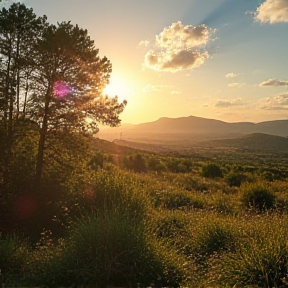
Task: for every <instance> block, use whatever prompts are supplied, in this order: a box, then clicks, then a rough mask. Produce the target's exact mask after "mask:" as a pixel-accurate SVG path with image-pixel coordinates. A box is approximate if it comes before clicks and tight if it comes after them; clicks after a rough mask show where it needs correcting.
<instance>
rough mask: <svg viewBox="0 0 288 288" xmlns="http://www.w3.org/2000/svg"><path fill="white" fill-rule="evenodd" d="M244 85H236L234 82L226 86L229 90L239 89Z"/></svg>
mask: <svg viewBox="0 0 288 288" xmlns="http://www.w3.org/2000/svg"><path fill="white" fill-rule="evenodd" d="M244 85H245V83H236V82H234V83H230V84H228V87H230V88H241V87H242V86H244Z"/></svg>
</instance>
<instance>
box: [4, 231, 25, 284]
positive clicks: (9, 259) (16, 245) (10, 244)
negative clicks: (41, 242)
mask: <svg viewBox="0 0 288 288" xmlns="http://www.w3.org/2000/svg"><path fill="white" fill-rule="evenodd" d="M30 252H31V251H30V247H29V245H28V242H27V241H26V240H23V239H21V238H20V237H18V236H16V235H15V234H11V235H7V236H2V235H1V234H0V269H1V276H0V281H1V282H2V283H6V284H8V285H15V284H16V285H19V284H20V281H21V279H20V278H22V277H23V276H24V275H23V268H24V266H25V265H26V263H27V261H28V259H29V257H30Z"/></svg>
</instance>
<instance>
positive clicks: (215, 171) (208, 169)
mask: <svg viewBox="0 0 288 288" xmlns="http://www.w3.org/2000/svg"><path fill="white" fill-rule="evenodd" d="M201 175H202V176H203V177H206V178H217V177H222V171H221V168H220V167H219V166H218V165H216V164H213V163H209V164H205V165H203V167H202V170H201Z"/></svg>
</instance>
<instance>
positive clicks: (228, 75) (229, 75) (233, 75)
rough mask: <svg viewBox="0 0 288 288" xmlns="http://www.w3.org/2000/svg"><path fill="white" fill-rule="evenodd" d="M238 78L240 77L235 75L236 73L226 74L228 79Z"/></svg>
mask: <svg viewBox="0 0 288 288" xmlns="http://www.w3.org/2000/svg"><path fill="white" fill-rule="evenodd" d="M237 76H238V75H237V74H235V73H233V72H231V73H228V74H226V78H235V77H237Z"/></svg>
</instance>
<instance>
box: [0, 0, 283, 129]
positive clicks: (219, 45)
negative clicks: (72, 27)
mask: <svg viewBox="0 0 288 288" xmlns="http://www.w3.org/2000/svg"><path fill="white" fill-rule="evenodd" d="M1 2H2V3H1V7H3V6H9V4H11V3H13V2H18V1H8V0H6V1H1ZM21 2H22V3H24V4H25V5H27V7H31V8H33V10H34V12H35V13H36V14H37V15H38V16H42V15H44V14H45V15H47V17H48V21H49V22H51V23H56V22H57V21H59V22H61V21H71V23H72V24H78V25H79V26H80V27H81V28H84V29H87V30H88V32H89V35H90V36H91V39H93V40H94V41H95V47H96V48H99V55H100V56H107V58H108V59H109V60H110V61H111V63H112V73H111V79H110V84H109V85H108V86H107V87H106V89H105V93H107V94H108V95H109V96H115V95H118V96H119V99H120V100H123V99H126V100H127V101H128V105H127V107H126V108H125V110H124V112H123V113H122V114H121V115H120V118H121V119H122V123H123V124H125V123H127V124H128V123H131V124H140V123H147V122H153V121H156V120H157V119H159V118H161V117H168V118H179V117H187V115H194V116H196V117H202V118H210V119H216V120H221V121H224V122H229V123H235V122H253V123H259V122H263V121H271V120H285V119H288V117H287V115H288V113H287V112H288V76H287V67H288V57H287V48H288V39H287V37H283V35H286V34H287V31H288V1H287V0H261V1H260V0H259V1H242V0H233V1H232V0H214V1H209V0H201V1H200V0H193V1H191V0H182V1H181V3H180V4H179V1H176V0H165V1H164V0H161V1H158V2H157V4H156V3H154V2H153V1H152V0H147V1H145V2H137V3H135V2H133V1H131V0H122V1H120V2H119V1H116V0H107V1H105V2H104V1H92V0H88V1H87V2H85V4H83V3H80V2H77V1H73V2H71V1H68V0H62V1H57V0H51V1H49V2H47V1H44V0H22V1H21ZM147 19H149V21H147Z"/></svg>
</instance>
